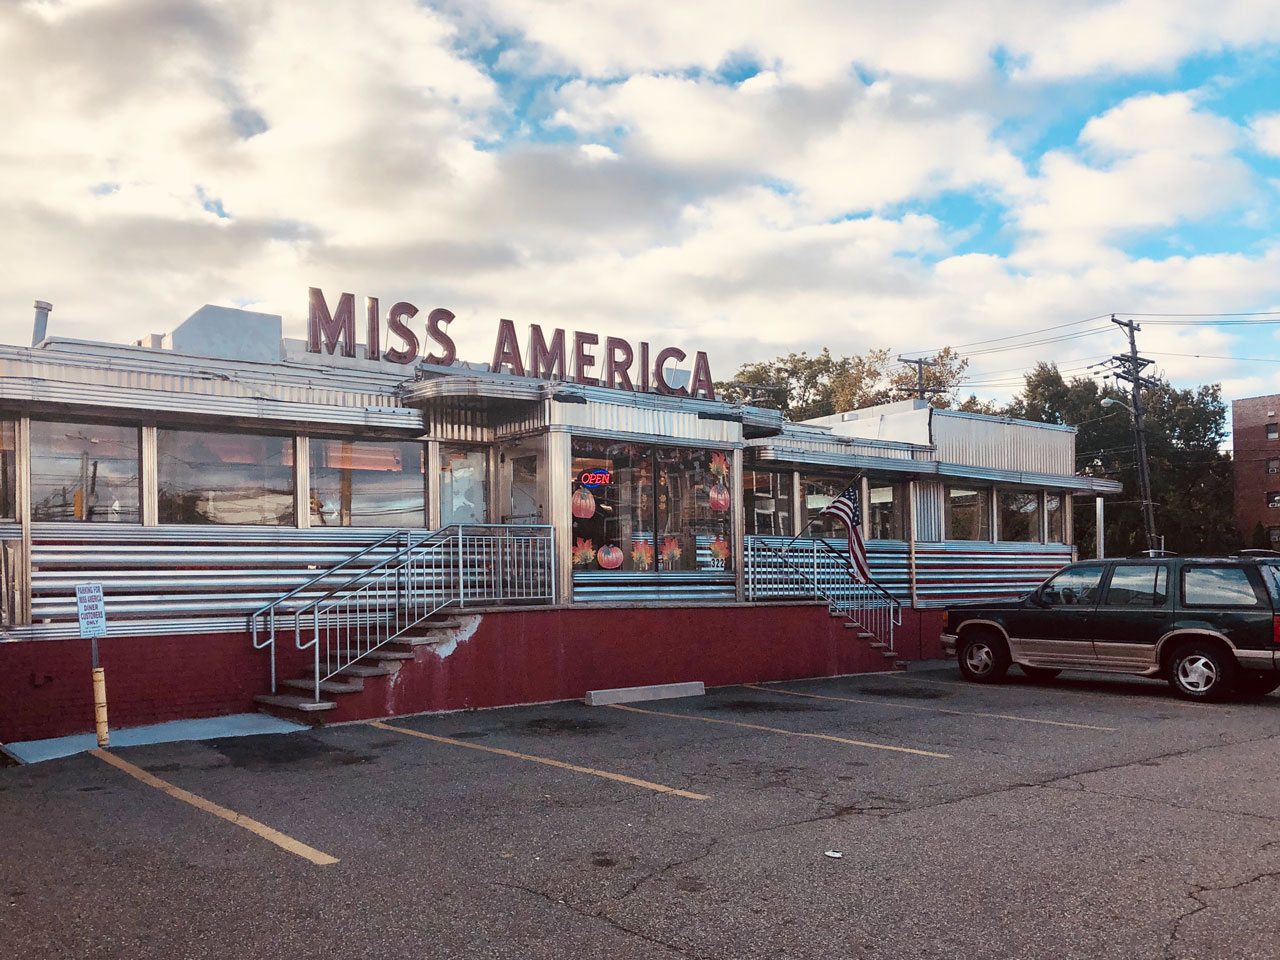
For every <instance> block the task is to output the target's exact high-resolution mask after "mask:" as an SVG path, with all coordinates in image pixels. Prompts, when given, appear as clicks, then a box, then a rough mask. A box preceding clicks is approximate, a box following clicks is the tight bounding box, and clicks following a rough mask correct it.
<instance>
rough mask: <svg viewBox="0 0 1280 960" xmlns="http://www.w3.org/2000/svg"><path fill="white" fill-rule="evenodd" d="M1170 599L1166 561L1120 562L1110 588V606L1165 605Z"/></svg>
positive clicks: (1105, 604) (1108, 601)
mask: <svg viewBox="0 0 1280 960" xmlns="http://www.w3.org/2000/svg"><path fill="white" fill-rule="evenodd" d="M1168 599H1169V568H1168V567H1167V566H1165V565H1164V564H1163V563H1161V564H1150V563H1117V564H1116V567H1115V569H1114V570H1113V571H1112V572H1111V586H1109V587H1107V600H1106V603H1104V604H1103V606H1107V607H1163V606H1164V605H1165V602H1166V601H1167V600H1168Z"/></svg>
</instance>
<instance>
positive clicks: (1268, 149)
mask: <svg viewBox="0 0 1280 960" xmlns="http://www.w3.org/2000/svg"><path fill="white" fill-rule="evenodd" d="M1250 126H1251V128H1252V132H1253V138H1254V143H1255V144H1256V145H1257V148H1258V149H1259V150H1261V151H1262V152H1263V153H1266V154H1270V155H1271V156H1273V157H1280V113H1268V114H1263V115H1262V116H1258V117H1254V118H1253V123H1252V124H1250Z"/></svg>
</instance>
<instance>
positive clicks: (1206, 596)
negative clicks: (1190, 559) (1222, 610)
mask: <svg viewBox="0 0 1280 960" xmlns="http://www.w3.org/2000/svg"><path fill="white" fill-rule="evenodd" d="M1182 602H1183V603H1185V604H1187V606H1191V607H1256V606H1260V601H1259V599H1258V594H1257V593H1256V592H1255V591H1254V589H1253V584H1252V583H1250V582H1249V574H1248V573H1247V572H1246V571H1245V569H1244V568H1243V567H1202V566H1187V567H1183V569H1182Z"/></svg>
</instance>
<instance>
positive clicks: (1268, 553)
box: [1235, 547, 1280, 557]
mask: <svg viewBox="0 0 1280 960" xmlns="http://www.w3.org/2000/svg"><path fill="white" fill-rule="evenodd" d="M1235 556H1238V557H1280V550H1264V549H1263V548H1261V547H1250V548H1249V549H1247V550H1237V551H1236V552H1235Z"/></svg>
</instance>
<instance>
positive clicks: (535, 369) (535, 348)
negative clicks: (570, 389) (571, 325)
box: [529, 323, 566, 380]
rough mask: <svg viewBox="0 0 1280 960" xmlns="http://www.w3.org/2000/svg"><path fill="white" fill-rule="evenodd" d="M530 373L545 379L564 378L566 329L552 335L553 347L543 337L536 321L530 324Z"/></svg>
mask: <svg viewBox="0 0 1280 960" xmlns="http://www.w3.org/2000/svg"><path fill="white" fill-rule="evenodd" d="M529 375H530V376H533V377H541V378H542V379H543V380H564V379H566V374H565V359H564V331H563V330H557V331H556V332H555V333H553V334H552V335H551V348H550V349H548V348H547V341H546V340H544V339H543V338H542V328H541V327H540V326H538V325H537V324H536V323H531V324H530V325H529Z"/></svg>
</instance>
